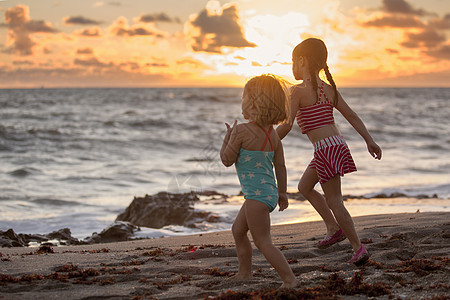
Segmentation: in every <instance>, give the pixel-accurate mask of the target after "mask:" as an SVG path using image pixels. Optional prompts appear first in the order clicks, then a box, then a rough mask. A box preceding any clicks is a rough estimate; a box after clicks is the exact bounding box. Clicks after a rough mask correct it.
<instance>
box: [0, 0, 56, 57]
mask: <svg viewBox="0 0 450 300" xmlns="http://www.w3.org/2000/svg"><path fill="white" fill-rule="evenodd" d="M4 26H6V27H7V28H8V29H9V35H8V37H9V39H10V44H11V45H10V46H9V47H8V48H7V49H6V50H5V52H8V53H13V54H19V55H24V56H25V55H32V54H33V47H34V46H35V45H36V43H35V42H34V41H33V40H32V38H31V34H33V33H38V32H39V33H56V32H58V30H56V29H54V28H53V27H52V26H51V24H50V23H48V22H45V21H41V20H31V19H30V16H29V7H28V6H25V5H20V4H19V5H17V6H16V7H11V8H9V9H8V10H6V12H5V25H4Z"/></svg>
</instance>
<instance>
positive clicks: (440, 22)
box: [428, 14, 450, 30]
mask: <svg viewBox="0 0 450 300" xmlns="http://www.w3.org/2000/svg"><path fill="white" fill-rule="evenodd" d="M428 25H429V26H430V27H432V28H435V29H441V30H447V29H450V14H446V15H445V16H444V17H443V18H435V19H432V20H431V21H430V22H429V24H428Z"/></svg>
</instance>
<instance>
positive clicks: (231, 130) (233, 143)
mask: <svg viewBox="0 0 450 300" xmlns="http://www.w3.org/2000/svg"><path fill="white" fill-rule="evenodd" d="M236 124H237V120H235V121H234V123H233V126H230V124H228V123H225V126H227V133H226V134H225V137H224V138H223V143H222V148H221V149H220V159H221V160H222V163H223V164H224V165H225V166H226V167H229V166H231V165H233V164H234V163H235V162H236V159H237V157H238V155H239V150H240V149H241V144H240V142H239V139H238V138H237V127H236Z"/></svg>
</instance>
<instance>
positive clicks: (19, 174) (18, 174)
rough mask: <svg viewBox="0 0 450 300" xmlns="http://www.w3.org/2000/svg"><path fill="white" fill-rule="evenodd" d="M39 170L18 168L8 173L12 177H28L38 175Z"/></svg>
mask: <svg viewBox="0 0 450 300" xmlns="http://www.w3.org/2000/svg"><path fill="white" fill-rule="evenodd" d="M39 172H40V170H38V169H35V168H27V167H25V168H20V169H17V170H14V171H11V172H8V174H9V175H11V176H14V177H27V176H29V175H33V174H36V173H39Z"/></svg>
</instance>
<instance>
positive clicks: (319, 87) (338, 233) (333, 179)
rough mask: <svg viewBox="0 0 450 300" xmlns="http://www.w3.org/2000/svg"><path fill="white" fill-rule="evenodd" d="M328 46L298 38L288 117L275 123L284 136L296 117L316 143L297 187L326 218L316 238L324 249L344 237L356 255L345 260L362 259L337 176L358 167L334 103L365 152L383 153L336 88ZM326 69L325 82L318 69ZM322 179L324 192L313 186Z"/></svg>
mask: <svg viewBox="0 0 450 300" xmlns="http://www.w3.org/2000/svg"><path fill="white" fill-rule="evenodd" d="M327 56H328V52H327V48H326V46H325V44H324V42H323V41H321V40H320V39H316V38H309V39H306V40H304V41H303V42H301V43H300V44H298V45H297V46H296V47H295V48H294V51H293V53H292V62H293V65H292V72H293V75H294V77H295V79H296V80H303V83H301V84H299V85H296V86H295V87H294V88H293V90H292V93H291V98H290V110H291V114H290V119H289V122H286V123H284V124H282V125H280V126H278V128H277V133H278V135H279V137H280V138H281V139H283V138H284V137H285V136H286V135H287V134H288V132H289V131H290V130H291V128H292V124H293V122H294V120H295V119H296V120H297V123H298V125H299V126H300V128H301V131H302V133H304V134H306V135H307V136H308V138H309V140H310V141H311V143H312V144H313V147H314V158H313V160H312V161H311V163H310V164H309V165H308V167H307V168H306V170H305V172H304V173H303V176H302V177H301V179H300V182H299V184H298V189H299V191H300V193H301V194H303V195H304V196H305V197H306V198H307V199H308V200H309V202H310V203H311V204H312V206H313V207H314V208H315V209H316V210H317V212H318V213H319V214H320V216H321V217H322V219H323V220H324V222H325V225H326V229H327V234H326V236H325V238H324V239H323V240H322V241H320V242H319V243H318V244H317V247H319V248H321V249H323V248H328V247H330V246H331V245H333V244H335V243H337V242H340V241H342V240H344V239H345V238H348V240H349V241H350V244H351V245H352V248H353V251H354V255H353V257H352V258H351V259H350V260H349V261H348V262H349V263H354V264H356V265H359V264H363V263H364V262H365V261H367V259H368V258H369V253H368V252H367V249H366V247H365V245H364V244H361V242H360V239H359V237H358V235H357V233H356V230H355V226H354V223H353V220H352V217H351V216H350V214H349V213H348V211H347V209H346V208H345V206H344V203H343V199H342V192H341V176H344V174H346V173H350V172H354V171H356V166H355V164H354V161H353V158H352V156H351V154H350V150H349V149H348V147H347V144H346V142H345V140H344V138H343V137H342V136H341V133H340V132H339V130H338V128H337V127H336V125H335V123H334V117H333V108H336V109H337V110H338V111H339V112H340V113H341V114H342V115H343V116H344V117H345V119H346V120H347V121H348V122H349V123H350V124H351V125H352V126H353V128H355V130H356V131H357V132H358V133H359V134H360V135H361V137H362V138H363V139H364V141H365V142H366V144H367V149H368V151H369V153H370V154H371V155H372V156H373V157H374V158H376V159H381V148H380V147H379V146H378V145H377V144H376V143H375V142H374V140H373V138H372V136H371V135H370V134H369V132H368V130H367V129H366V127H365V125H364V123H363V122H362V121H361V119H360V118H359V117H358V115H357V114H356V113H355V112H354V111H353V110H352V109H351V108H350V107H349V106H348V104H347V103H346V102H345V101H344V99H343V98H342V96H341V95H340V93H339V92H338V91H337V88H336V84H335V83H334V80H333V77H332V76H331V74H330V71H329V69H328V66H327ZM321 70H324V71H325V74H326V77H327V80H328V82H329V83H330V84H327V83H325V82H324V81H322V80H321V79H320V77H319V72H320V71H321ZM318 182H319V183H320V184H321V186H322V190H323V192H324V195H325V196H322V194H320V193H319V192H317V191H316V190H315V189H314V187H315V185H316V184H317V183H318Z"/></svg>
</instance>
